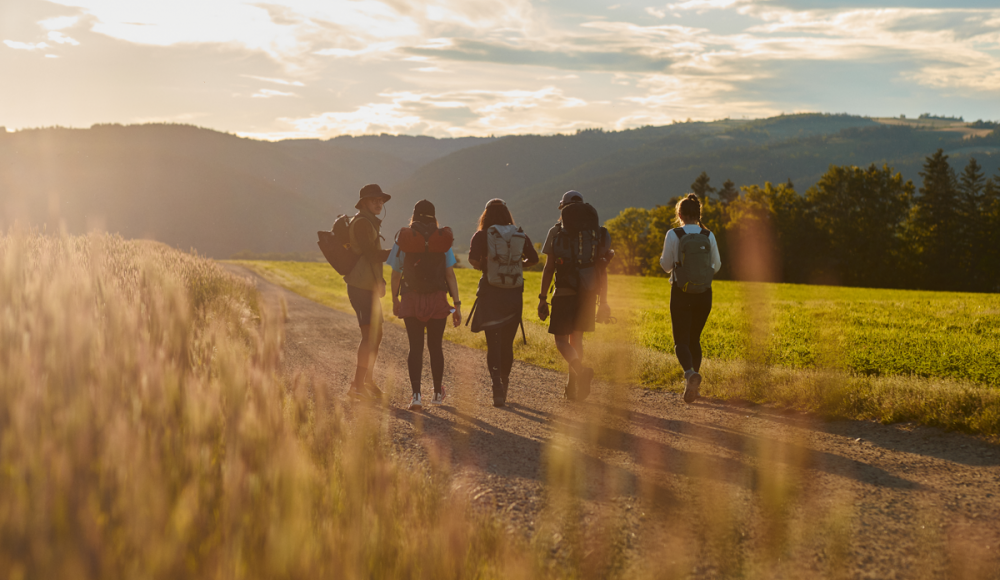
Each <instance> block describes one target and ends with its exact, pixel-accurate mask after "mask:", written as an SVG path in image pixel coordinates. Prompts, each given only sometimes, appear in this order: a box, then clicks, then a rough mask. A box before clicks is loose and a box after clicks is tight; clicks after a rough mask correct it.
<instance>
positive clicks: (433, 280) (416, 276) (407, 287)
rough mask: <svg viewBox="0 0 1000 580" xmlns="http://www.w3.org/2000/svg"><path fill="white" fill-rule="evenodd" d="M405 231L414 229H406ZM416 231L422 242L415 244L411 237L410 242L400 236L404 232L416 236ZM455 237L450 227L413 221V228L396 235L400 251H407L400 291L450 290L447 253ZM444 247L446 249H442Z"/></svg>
mask: <svg viewBox="0 0 1000 580" xmlns="http://www.w3.org/2000/svg"><path fill="white" fill-rule="evenodd" d="M405 230H411V231H409V232H405ZM414 232H415V233H416V234H419V235H420V236H421V240H422V243H419V244H416V245H414V244H413V243H412V240H407V242H409V243H407V242H403V241H402V240H401V239H400V238H401V237H402V236H401V234H403V233H408V234H409V236H410V237H414V236H413V233H414ZM432 238H433V240H432ZM452 239H453V238H452V235H451V230H450V229H449V228H442V229H440V230H439V229H438V228H436V227H434V226H433V225H429V224H424V223H420V222H416V223H414V224H413V225H412V226H410V228H403V229H402V230H400V233H399V234H396V243H397V244H398V245H399V247H400V250H402V251H404V252H405V253H406V257H405V258H404V259H403V279H402V281H401V283H400V289H399V291H400V293H401V294H403V293H406V292H416V293H418V294H429V293H431V292H437V291H439V290H445V291H446V290H448V280H447V279H446V278H445V270H446V268H445V254H446V253H447V251H448V249H449V248H450V247H451V242H452ZM446 246H447V247H446ZM442 248H443V249H444V251H440V250H441V249H442Z"/></svg>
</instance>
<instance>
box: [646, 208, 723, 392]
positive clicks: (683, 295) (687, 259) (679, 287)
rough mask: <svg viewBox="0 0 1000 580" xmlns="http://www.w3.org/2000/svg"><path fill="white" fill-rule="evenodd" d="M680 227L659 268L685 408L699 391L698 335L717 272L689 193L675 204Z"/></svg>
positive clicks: (717, 261) (670, 236)
mask: <svg viewBox="0 0 1000 580" xmlns="http://www.w3.org/2000/svg"><path fill="white" fill-rule="evenodd" d="M676 214H677V221H678V222H679V223H680V227H677V228H674V229H672V230H670V231H668V232H667V235H666V236H664V238H663V254H661V255H660V267H661V268H663V271H664V272H666V273H667V274H670V324H671V326H672V327H673V332H674V352H675V353H676V354H677V360H678V362H680V363H681V368H683V369H684V402H685V403H693V402H694V401H695V400H696V399H697V398H698V397H699V388H700V387H701V332H702V330H704V329H705V323H706V322H707V321H708V315H709V313H710V312H712V277H713V276H714V275H715V274H716V273H718V271H719V268H721V267H722V258H720V257H719V246H718V245H717V244H716V241H715V234H713V233H712V232H711V231H709V230H708V229H707V228H705V226H703V225H702V223H701V201H700V200H699V199H698V196H697V195H695V194H693V193H689V194H687V196H686V197H684V198H683V199H681V200H680V201H678V202H677V206H676Z"/></svg>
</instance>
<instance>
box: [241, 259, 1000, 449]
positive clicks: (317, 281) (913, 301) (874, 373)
mask: <svg viewBox="0 0 1000 580" xmlns="http://www.w3.org/2000/svg"><path fill="white" fill-rule="evenodd" d="M238 263H240V264H242V265H244V266H247V267H249V268H251V269H253V270H255V271H257V272H259V273H260V274H261V275H263V276H264V277H265V278H267V279H268V280H270V281H272V282H275V283H277V284H280V285H282V286H284V287H286V288H289V289H290V290H293V291H295V292H297V293H299V294H301V295H304V296H306V297H308V298H311V299H313V300H315V301H317V302H320V303H323V304H326V305H329V306H331V307H333V308H336V309H339V310H343V311H348V312H349V311H350V310H351V309H350V304H349V303H348V301H347V294H346V287H345V286H344V283H343V281H342V279H341V277H340V276H339V275H337V273H336V272H335V271H334V270H333V269H332V268H330V267H329V266H328V265H326V264H323V263H307V262H238ZM456 274H457V278H458V282H459V287H460V292H461V298H462V302H463V307H464V311H463V315H464V316H466V317H467V316H468V311H469V309H470V308H471V307H472V304H473V302H474V301H475V291H476V285H477V283H478V280H479V272H477V271H474V270H469V269H457V270H456ZM388 278H389V270H388V268H387V269H386V279H388ZM525 280H526V288H525V302H524V320H525V328H526V331H527V338H528V344H527V345H524V344H523V343H522V340H521V338H520V336H519V337H518V339H517V341H516V343H515V356H516V357H517V358H519V359H521V360H524V361H526V362H529V363H532V364H536V365H539V366H543V367H547V368H554V369H560V370H561V369H564V368H565V363H564V362H563V361H562V358H561V357H560V356H559V354H558V352H557V351H556V349H555V346H554V344H553V341H552V340H551V337H550V336H549V335H548V334H547V333H546V326H545V323H542V322H540V321H539V320H538V317H537V315H536V313H535V307H536V304H537V302H536V300H535V298H534V297H535V296H537V295H538V293H539V288H540V284H541V274H540V273H539V272H527V273H526V274H525ZM609 284H610V288H609V296H610V299H609V302H610V304H611V307H612V311H613V314H614V316H615V317H616V319H617V323H615V324H611V325H603V326H601V325H599V327H598V329H597V332H595V333H593V334H590V335H587V341H586V345H587V352H586V357H587V359H588V361H589V364H592V365H593V366H595V368H596V369H597V374H598V376H600V377H601V378H603V379H605V380H611V381H617V382H629V383H637V384H641V385H643V386H646V387H648V388H654V389H661V388H666V389H671V390H679V389H680V386H681V385H680V381H681V372H680V369H679V368H678V365H677V363H676V359H675V358H674V356H673V338H672V335H671V327H670V311H669V301H670V287H669V283H668V281H667V280H666V279H663V278H640V277H631V276H612V277H611V279H610V282H609ZM713 288H714V296H713V301H714V304H713V309H712V315H711V317H710V318H709V322H708V326H707V327H706V329H705V333H704V335H703V338H702V344H703V348H704V354H705V357H706V361H705V363H704V364H703V369H702V370H703V374H704V375H705V377H706V379H705V380H706V382H705V385H704V387H703V394H708V395H710V396H718V397H723V398H737V399H744V400H747V401H751V402H758V403H775V404H779V405H783V406H788V407H793V408H798V409H802V410H808V411H813V412H819V413H822V414H826V415H830V416H839V417H849V418H869V419H877V420H881V421H887V422H889V421H916V422H921V423H925V424H931V425H940V426H943V427H947V428H955V429H961V430H966V431H973V432H980V433H984V434H998V435H1000V388H998V387H1000V365H998V364H997V360H996V355H997V353H998V352H1000V296H998V295H996V294H965V293H948V292H923V291H911V290H881V289H864V288H843V287H833V286H805V285H794V284H762V283H740V282H726V281H717V282H716V283H715V284H714V285H713ZM391 304H392V302H391V299H390V297H389V296H388V295H387V296H386V297H385V298H384V299H383V306H384V310H385V312H386V314H387V317H388V318H390V319H392V317H391V316H389V313H390V312H391ZM396 322H397V323H400V324H401V321H399V320H396ZM445 338H446V339H447V340H450V341H452V342H456V343H459V344H463V345H467V346H471V347H474V348H480V349H485V339H484V338H483V335H482V334H472V333H471V332H469V330H468V328H467V327H465V326H464V325H463V326H462V327H461V328H457V329H456V328H451V327H450V326H449V328H448V330H447V332H446V334H445Z"/></svg>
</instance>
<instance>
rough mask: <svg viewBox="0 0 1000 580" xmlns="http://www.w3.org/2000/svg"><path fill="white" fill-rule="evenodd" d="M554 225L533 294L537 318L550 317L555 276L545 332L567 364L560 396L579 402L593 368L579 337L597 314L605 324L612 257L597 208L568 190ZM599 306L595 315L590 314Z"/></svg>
mask: <svg viewBox="0 0 1000 580" xmlns="http://www.w3.org/2000/svg"><path fill="white" fill-rule="evenodd" d="M559 212H560V217H559V221H558V222H556V224H555V225H554V226H552V228H551V229H549V233H548V235H547V236H546V237H545V243H544V244H542V253H544V254H545V269H544V270H543V272H542V289H541V293H540V294H539V295H538V318H539V319H541V320H545V319H546V318H549V316H550V314H549V304H548V302H547V298H548V292H549V285H550V284H551V283H552V279H553V277H554V278H555V291H554V292H553V294H552V312H551V318H549V334H552V335H555V340H556V348H558V349H559V353H560V354H561V355H562V356H563V358H564V359H566V362H567V364H568V365H569V378H568V382H567V384H566V391H565V395H566V398H567V399H569V400H571V401H583V400H584V399H586V398H587V396H588V395H589V394H590V383H591V381H592V380H593V378H594V369H592V368H590V367H586V366H584V365H583V333H584V332H593V331H594V323H595V321H596V319H597V318H598V314H599V315H600V318H601V319H602V322H606V321H609V320H610V317H611V309H610V307H609V306H608V303H607V298H608V294H607V288H608V284H607V265H608V262H609V261H610V260H611V259H612V258H613V257H614V250H612V249H611V235H610V234H609V233H608V230H607V229H605V228H604V227H602V226H601V225H600V220H599V219H598V216H597V210H595V209H594V207H593V206H591V205H590V204H588V203H584V201H583V196H582V195H580V193H579V192H577V191H567V192H566V193H564V194H563V196H562V199H561V200H560V201H559ZM598 302H599V303H600V307H599V312H598V313H595V309H597V308H598Z"/></svg>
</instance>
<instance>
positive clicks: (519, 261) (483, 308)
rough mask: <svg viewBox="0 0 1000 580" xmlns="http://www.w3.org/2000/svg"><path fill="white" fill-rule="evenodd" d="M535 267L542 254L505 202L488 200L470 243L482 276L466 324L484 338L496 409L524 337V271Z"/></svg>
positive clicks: (471, 257)
mask: <svg viewBox="0 0 1000 580" xmlns="http://www.w3.org/2000/svg"><path fill="white" fill-rule="evenodd" d="M537 263H538V252H536V251H535V247H534V246H533V245H532V244H531V240H530V239H529V238H528V236H527V235H526V234H525V233H524V231H523V230H522V229H521V228H519V227H517V226H516V225H515V224H514V217H513V216H512V215H511V214H510V210H508V209H507V204H506V203H504V201H503V200H502V199H491V200H490V201H488V202H487V203H486V208H485V209H484V210H483V214H482V215H481V216H480V217H479V229H478V231H477V232H476V233H475V235H473V236H472V241H471V242H470V244H469V264H470V265H471V266H472V267H473V268H475V269H477V270H481V271H482V273H483V275H482V277H481V278H480V279H479V289H478V290H477V292H476V303H475V304H474V305H473V306H472V312H471V314H470V315H469V320H468V321H466V324H469V323H470V322H471V325H472V332H484V333H485V334H486V364H487V367H488V368H489V371H490V379H491V380H492V388H493V406H494V407H503V406H504V405H506V402H507V390H508V388H509V386H510V371H511V368H512V366H513V363H514V339H515V338H516V337H517V328H518V326H521V327H522V333H523V325H522V321H521V310H522V309H523V301H524V276H523V269H524V268H529V267H531V266H533V265H535V264H537Z"/></svg>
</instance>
